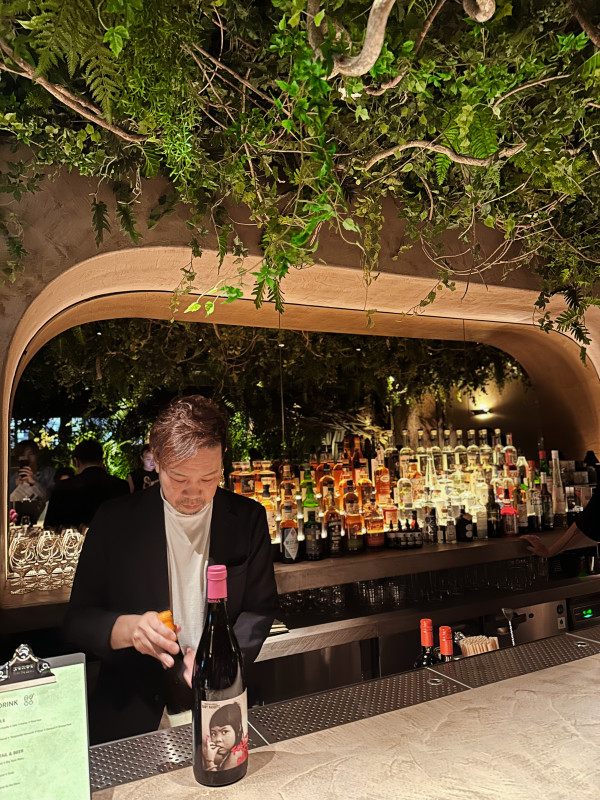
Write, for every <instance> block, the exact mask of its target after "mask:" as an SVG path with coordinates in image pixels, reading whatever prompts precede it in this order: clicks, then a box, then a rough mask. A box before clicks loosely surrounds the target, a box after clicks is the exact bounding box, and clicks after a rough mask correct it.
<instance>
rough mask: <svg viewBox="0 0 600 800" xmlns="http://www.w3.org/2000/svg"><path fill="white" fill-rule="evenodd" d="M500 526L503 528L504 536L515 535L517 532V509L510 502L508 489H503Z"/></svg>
mask: <svg viewBox="0 0 600 800" xmlns="http://www.w3.org/2000/svg"><path fill="white" fill-rule="evenodd" d="M501 513H502V526H503V528H504V535H505V536H516V535H517V533H518V527H517V511H516V509H515V507H514V506H513V504H512V503H511V500H510V497H509V493H508V489H505V490H504V505H503V506H502V512H501Z"/></svg>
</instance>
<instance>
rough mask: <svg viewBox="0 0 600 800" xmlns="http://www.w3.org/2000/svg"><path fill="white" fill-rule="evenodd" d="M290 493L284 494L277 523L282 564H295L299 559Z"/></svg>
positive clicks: (296, 529)
mask: <svg viewBox="0 0 600 800" xmlns="http://www.w3.org/2000/svg"><path fill="white" fill-rule="evenodd" d="M287 498H290V495H286V500H285V501H284V503H283V506H282V508H281V522H280V524H279V535H280V537H281V542H280V545H279V547H280V550H281V560H282V561H283V563H284V564H295V563H296V561H299V560H300V543H299V542H298V523H297V521H296V514H295V512H294V506H293V505H292V502H291V499H287Z"/></svg>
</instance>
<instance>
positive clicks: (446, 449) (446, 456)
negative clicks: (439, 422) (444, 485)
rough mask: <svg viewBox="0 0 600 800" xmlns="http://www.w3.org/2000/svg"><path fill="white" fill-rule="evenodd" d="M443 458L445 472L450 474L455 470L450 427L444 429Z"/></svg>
mask: <svg viewBox="0 0 600 800" xmlns="http://www.w3.org/2000/svg"><path fill="white" fill-rule="evenodd" d="M442 459H443V469H444V472H447V473H448V474H450V473H452V472H454V448H453V447H452V445H451V444H450V429H449V428H445V429H444V446H443V447H442Z"/></svg>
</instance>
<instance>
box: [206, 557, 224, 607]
mask: <svg viewBox="0 0 600 800" xmlns="http://www.w3.org/2000/svg"><path fill="white" fill-rule="evenodd" d="M206 581H207V588H206V598H207V600H208V601H209V602H210V601H211V600H221V599H222V598H225V599H226V598H227V567H225V566H223V565H221V564H218V565H217V564H214V565H213V566H210V567H208V569H207V570H206Z"/></svg>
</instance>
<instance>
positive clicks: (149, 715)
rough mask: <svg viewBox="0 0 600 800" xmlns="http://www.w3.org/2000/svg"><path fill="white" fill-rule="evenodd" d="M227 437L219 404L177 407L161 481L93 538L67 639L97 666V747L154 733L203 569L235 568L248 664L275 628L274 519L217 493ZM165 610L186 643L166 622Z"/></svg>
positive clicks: (161, 441) (200, 604)
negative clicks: (94, 659) (269, 524)
mask: <svg viewBox="0 0 600 800" xmlns="http://www.w3.org/2000/svg"><path fill="white" fill-rule="evenodd" d="M226 434H227V427H226V423H225V420H224V418H223V416H222V414H221V412H220V411H219V409H218V407H217V406H216V404H215V403H213V402H212V401H211V400H208V399H207V398H205V397H201V396H200V395H192V396H189V397H182V398H180V399H178V400H174V401H173V402H172V403H171V404H170V405H169V406H168V407H167V408H166V409H165V410H164V411H163V412H162V413H161V414H160V415H159V417H158V419H157V420H156V422H155V423H154V425H153V426H152V429H151V430H150V447H151V448H152V452H153V454H154V458H155V462H156V471H157V472H158V476H159V481H160V483H159V484H157V485H155V486H151V487H150V488H149V489H146V491H144V492H133V493H132V494H129V495H128V496H127V497H122V498H119V499H117V500H113V501H112V502H111V503H107V504H106V505H105V506H103V507H102V508H101V509H100V510H99V511H98V513H97V514H96V516H95V517H94V519H93V520H92V523H91V525H90V527H89V529H88V531H87V534H86V537H85V542H84V545H83V548H82V551H81V556H80V558H79V564H78V566H77V572H76V574H75V580H74V582H73V590H72V592H71V599H70V603H69V608H68V610H67V613H66V616H65V638H66V640H67V642H68V643H69V646H71V647H77V648H82V649H83V650H84V651H85V652H86V653H87V654H92V655H94V656H96V657H97V658H99V659H100V673H99V676H98V684H97V687H96V689H95V691H94V692H93V693H92V694H91V695H90V703H89V722H90V739H91V742H92V743H98V742H103V741H108V740H111V739H122V738H125V737H127V736H136V735H138V734H140V733H144V732H146V731H151V730H156V729H157V728H158V726H159V724H160V721H161V717H162V714H163V710H164V708H165V702H166V694H165V692H166V685H165V675H164V670H165V669H168V668H169V667H172V666H173V656H174V655H177V653H179V652H180V648H181V651H183V652H184V653H185V657H186V658H187V664H188V666H189V663H190V659H193V655H194V651H195V650H196V648H197V647H198V642H199V640H200V635H201V633H202V628H203V624H204V614H205V608H206V579H205V576H206V568H207V565H209V564H224V565H225V566H226V567H227V590H228V595H227V610H228V615H229V619H230V621H231V623H232V625H233V628H234V631H235V634H236V637H237V639H238V642H239V645H240V649H241V651H242V655H243V658H244V663H245V666H246V668H247V669H249V668H250V667H251V665H252V663H253V661H254V660H255V658H256V657H257V655H258V653H259V651H260V649H261V647H262V644H263V642H264V640H265V639H266V637H267V635H268V633H269V630H270V627H271V623H272V621H273V618H274V616H275V610H276V608H277V587H276V584H275V576H274V574H273V559H272V555H271V544H270V542H271V540H270V537H269V531H268V527H267V516H266V513H265V509H264V508H263V507H262V506H261V505H260V504H259V503H256V502H255V501H254V500H251V499H249V498H247V497H242V496H241V495H237V494H234V493H233V492H229V491H227V490H225V489H221V488H220V487H219V481H220V479H221V472H222V467H223V455H224V453H225V449H226V447H225V444H226ZM73 480H75V478H73ZM168 608H170V609H171V610H172V611H173V617H174V620H175V623H176V625H177V626H178V631H179V635H178V636H176V634H175V633H174V632H173V631H171V630H170V629H169V628H168V627H167V626H166V625H164V624H163V623H162V622H161V620H160V618H159V612H160V611H163V610H165V609H168ZM177 639H178V641H176V640H177Z"/></svg>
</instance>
